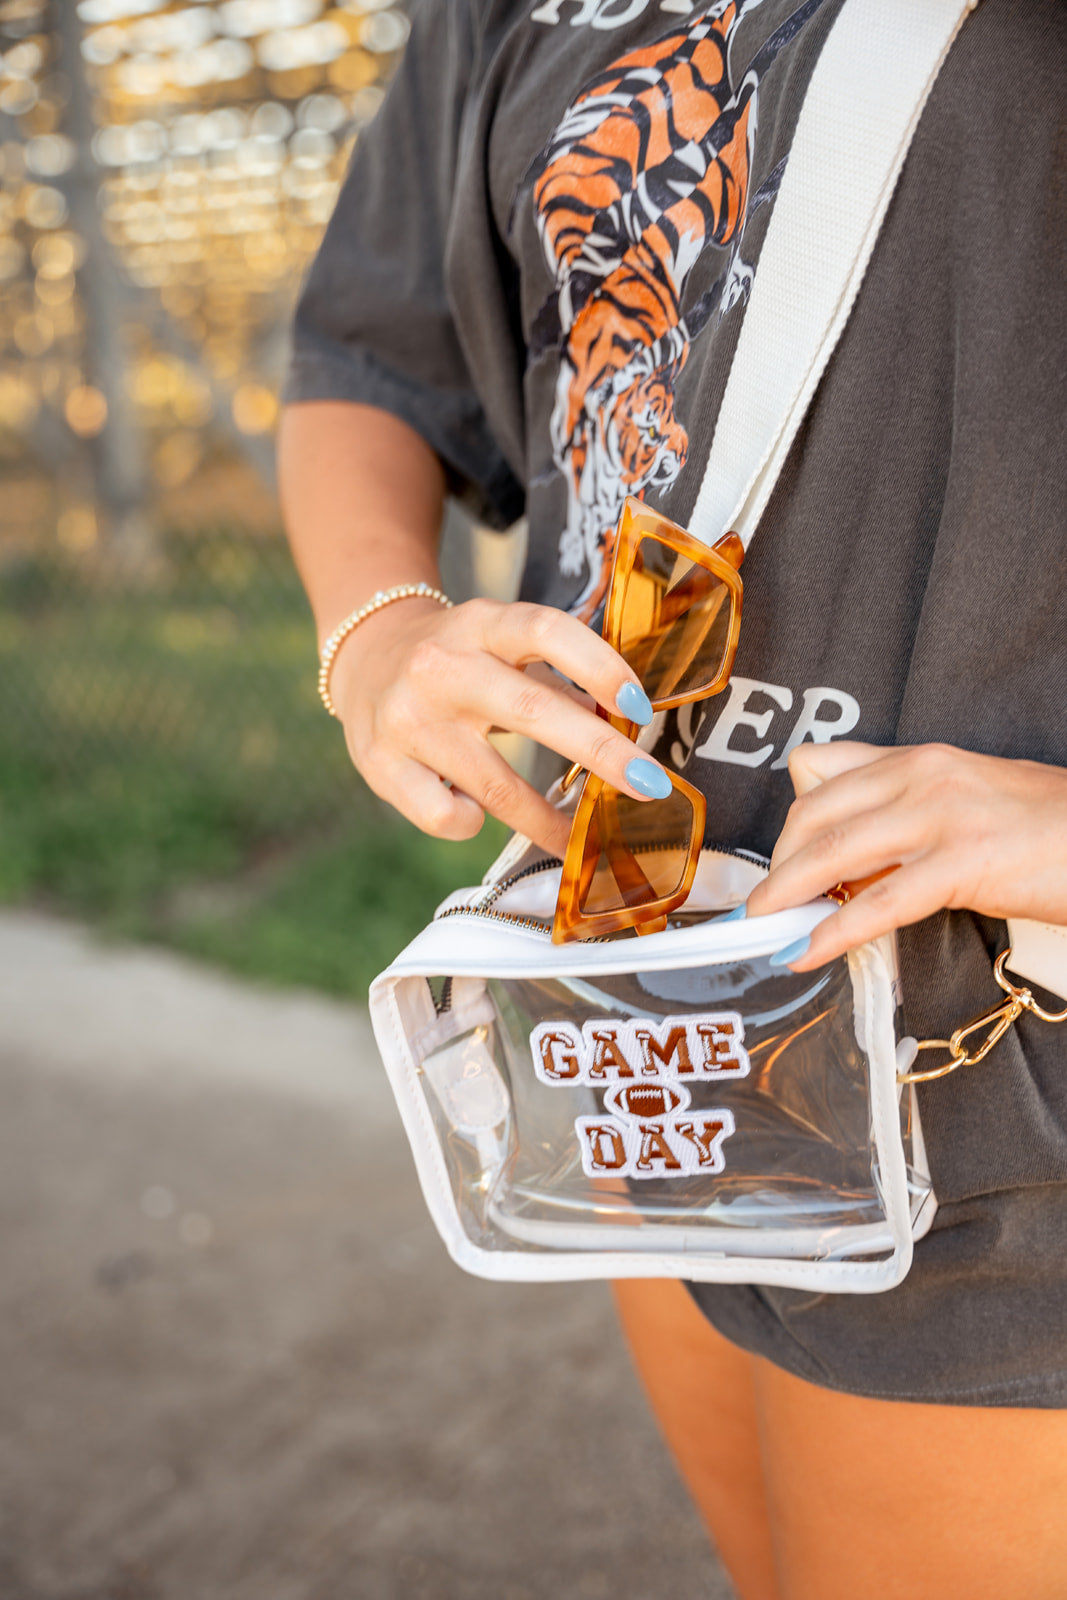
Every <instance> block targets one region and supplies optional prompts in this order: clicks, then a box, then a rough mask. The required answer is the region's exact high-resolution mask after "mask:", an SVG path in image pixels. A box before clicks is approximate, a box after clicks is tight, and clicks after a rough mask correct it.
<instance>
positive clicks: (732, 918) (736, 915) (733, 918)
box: [711, 900, 748, 922]
mask: <svg viewBox="0 0 1067 1600" xmlns="http://www.w3.org/2000/svg"><path fill="white" fill-rule="evenodd" d="M747 915H748V907H747V906H746V905H745V902H744V901H743V900H742V902H741V904H740V905H739V906H734V909H733V910H732V911H724V912H723V914H722V916H721V917H712V919H711V920H712V922H743V921H744V919H745V918H746V917H747Z"/></svg>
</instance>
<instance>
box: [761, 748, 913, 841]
mask: <svg viewBox="0 0 1067 1600" xmlns="http://www.w3.org/2000/svg"><path fill="white" fill-rule="evenodd" d="M907 786H908V773H907V769H906V767H905V766H904V764H903V763H901V762H889V761H878V762H874V763H871V764H870V765H868V766H863V767H855V768H852V769H851V770H849V771H845V772H842V773H840V774H839V775H838V776H837V777H835V778H829V779H827V781H826V782H825V783H820V784H819V785H818V786H817V787H816V788H813V789H809V790H808V792H807V793H806V794H803V795H798V797H797V799H796V800H795V801H794V802H793V804H792V805H791V806H790V808H789V811H788V814H787V815H786V819H785V822H784V824H783V826H782V831H781V833H780V834H779V835H778V838H777V840H776V842H775V846H774V850H773V852H772V855H771V865H772V867H777V866H780V865H781V864H782V863H783V862H785V861H787V860H788V859H789V857H790V856H792V855H795V854H796V853H797V851H798V850H801V849H803V847H804V846H805V845H806V844H808V843H810V842H811V841H812V840H813V839H815V838H816V837H817V836H818V835H819V834H820V833H825V832H827V831H829V830H830V829H832V828H839V827H841V826H842V825H843V824H845V823H847V822H848V821H849V819H850V818H851V817H853V816H857V815H859V814H860V813H861V812H864V811H876V810H878V809H879V808H881V807H885V806H890V805H892V804H893V803H894V801H897V800H899V799H900V797H901V796H902V795H903V794H904V792H905V790H906V789H907Z"/></svg>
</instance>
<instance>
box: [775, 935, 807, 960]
mask: <svg viewBox="0 0 1067 1600" xmlns="http://www.w3.org/2000/svg"><path fill="white" fill-rule="evenodd" d="M810 944H811V939H810V938H809V937H808V936H807V935H805V936H804V938H803V939H795V940H794V941H793V943H792V944H787V945H786V947H785V949H784V950H776V951H775V952H774V954H773V956H771V959H770V960H769V961H768V963H767V965H768V966H769V967H787V966H788V965H789V963H790V962H791V961H799V960H800V958H801V956H803V955H807V953H808V947H809V945H810Z"/></svg>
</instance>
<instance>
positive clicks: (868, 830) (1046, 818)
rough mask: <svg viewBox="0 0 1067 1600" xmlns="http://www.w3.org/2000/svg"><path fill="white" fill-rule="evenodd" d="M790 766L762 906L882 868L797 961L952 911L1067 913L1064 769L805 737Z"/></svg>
mask: <svg viewBox="0 0 1067 1600" xmlns="http://www.w3.org/2000/svg"><path fill="white" fill-rule="evenodd" d="M789 771H790V775H791V777H792V779H793V787H794V788H795V790H796V792H797V799H796V800H795V801H794V802H793V805H792V806H791V807H790V810H789V815H788V817H787V818H786V823H785V827H784V828H783V829H782V833H781V837H780V838H779V840H778V843H777V845H776V846H775V851H774V855H773V857H772V860H771V871H770V874H769V876H768V877H767V878H766V880H765V881H764V882H763V883H762V884H760V885H759V887H758V888H757V889H755V890H754V891H753V893H752V895H751V896H750V898H749V901H748V914H749V916H766V915H767V914H768V913H770V912H772V911H782V910H784V909H785V908H786V907H788V906H796V905H801V904H803V903H804V901H806V900H813V899H814V898H815V897H816V896H817V895H820V894H824V893H825V892H826V890H827V889H831V888H833V887H834V886H835V885H836V884H838V883H842V882H855V881H856V880H863V879H870V878H872V877H874V878H875V881H874V882H870V883H867V884H866V885H865V886H864V887H862V888H861V889H860V890H859V892H858V893H856V894H855V895H854V897H853V899H851V900H850V901H849V902H848V903H847V904H846V905H844V906H842V907H841V909H840V911H838V912H836V913H835V915H834V916H832V917H828V918H827V919H826V921H825V922H822V923H820V925H819V926H818V927H817V928H816V929H815V931H814V933H813V934H812V936H811V943H810V945H809V947H808V949H807V950H805V951H804V953H803V955H800V956H798V957H797V958H796V959H795V960H791V961H790V962H789V966H790V967H791V968H792V969H793V970H794V971H797V972H810V971H811V970H812V969H813V968H815V967H819V966H822V965H823V963H824V962H827V961H830V960H832V959H833V958H834V957H835V956H838V955H841V954H842V953H843V952H844V951H845V950H850V949H852V948H853V947H854V946H855V945H858V944H862V943H863V942H864V941H865V940H867V939H873V938H876V937H877V936H878V935H879V934H882V933H887V932H889V931H890V929H893V928H900V927H904V926H905V925H906V924H908V923H910V922H917V921H918V920H919V919H920V918H921V917H928V916H931V915H932V914H933V913H934V912H936V911H940V910H942V909H943V908H946V907H947V908H948V909H950V910H962V909H968V910H971V911H978V912H981V913H983V914H984V915H986V916H992V917H1008V916H1019V917H1034V918H1037V919H1038V920H1040V921H1043V922H1056V923H1067V771H1064V770H1063V769H1062V768H1060V767H1048V766H1042V765H1039V764H1038V763H1037V762H1035V761H1009V760H1005V759H1003V758H1001V757H996V756H979V755H973V754H971V753H970V752H969V751H966V750H956V749H953V748H951V747H949V746H946V745H934V744H929V745H911V746H904V747H901V748H898V749H883V748H881V747H879V746H877V745H869V744H857V743H853V742H851V741H846V740H841V741H840V742H837V743H830V744H822V745H815V744H804V745H799V746H798V747H797V748H796V749H795V750H794V751H793V753H792V755H791V756H790V758H789ZM894 869H895V870H894ZM876 874H883V876H875V875H876Z"/></svg>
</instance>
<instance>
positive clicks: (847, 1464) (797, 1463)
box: [617, 1283, 1067, 1600]
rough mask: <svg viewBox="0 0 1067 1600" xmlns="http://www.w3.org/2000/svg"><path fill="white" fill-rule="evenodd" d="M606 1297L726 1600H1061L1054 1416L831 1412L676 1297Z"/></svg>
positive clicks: (846, 1402)
mask: <svg viewBox="0 0 1067 1600" xmlns="http://www.w3.org/2000/svg"><path fill="white" fill-rule="evenodd" d="M617 1288H618V1293H619V1304H620V1310H621V1312H622V1317H623V1324H624V1327H625V1328H626V1331H627V1334H628V1336H629V1337H630V1339H631V1345H632V1348H633V1350H634V1356H635V1360H636V1362H637V1365H638V1368H639V1370H640V1371H641V1373H642V1377H644V1379H645V1382H646V1385H647V1386H648V1388H649V1392H650V1395H651V1398H652V1403H653V1407H654V1409H655V1411H656V1413H657V1416H658V1417H659V1420H660V1424H661V1426H662V1427H663V1429H664V1432H665V1434H666V1436H667V1440H668V1443H669V1444H670V1445H671V1448H672V1450H673V1451H674V1453H675V1456H676V1458H677V1460H678V1463H679V1466H680V1468H681V1470H682V1473H683V1476H684V1477H685V1479H686V1482H687V1483H688V1485H689V1488H690V1491H691V1493H692V1494H693V1496H694V1499H695V1500H696V1502H697V1504H698V1506H699V1507H700V1510H701V1511H702V1513H703V1515H704V1518H705V1520H706V1522H707V1523H708V1526H709V1527H710V1529H711V1531H712V1536H713V1537H714V1539H715V1542H716V1545H717V1547H718V1549H719V1551H720V1554H721V1555H722V1558H723V1561H724V1563H725V1565H726V1566H727V1568H728V1570H729V1571H730V1573H731V1576H732V1577H733V1579H734V1582H735V1583H736V1584H737V1587H738V1592H739V1594H740V1595H741V1596H742V1600H866V1597H867V1596H877V1597H878V1600H994V1597H995V1600H1065V1597H1067V1516H1065V1514H1064V1506H1065V1504H1067V1411H1035V1410H1013V1409H1004V1408H999V1407H997V1408H988V1409H986V1408H975V1407H968V1406H932V1405H916V1404H911V1403H899V1402H892V1401H883V1400H863V1399H858V1398H856V1397H855V1396H852V1395H841V1394H836V1393H834V1392H833V1391H832V1390H828V1389H820V1388H817V1387H815V1386H814V1385H812V1384H808V1383H804V1382H802V1381H801V1380H800V1379H799V1378H794V1377H792V1376H790V1375H789V1374H788V1373H785V1372H782V1371H780V1370H779V1369H778V1368H776V1367H773V1366H771V1364H770V1363H769V1362H766V1361H763V1360H761V1359H760V1358H759V1357H755V1356H749V1355H747V1354H746V1353H745V1352H743V1351H740V1350H736V1349H734V1347H733V1346H731V1345H730V1344H728V1342H727V1341H726V1340H724V1339H722V1338H721V1337H720V1336H719V1335H718V1334H716V1333H715V1331H714V1329H712V1328H711V1327H710V1325H709V1324H708V1323H707V1322H706V1320H705V1319H704V1318H703V1317H702V1316H701V1314H700V1312H699V1311H698V1310H697V1309H696V1307H695V1306H694V1305H693V1302H692V1301H691V1300H690V1298H689V1296H688V1295H687V1294H686V1292H685V1290H684V1289H682V1288H681V1286H680V1285H679V1284H671V1283H626V1284H620V1285H618V1286H617ZM657 1350H658V1359H655V1357H656V1353H657ZM666 1352H670V1353H671V1359H670V1360H669V1361H668V1360H664V1359H663V1357H664V1354H665V1353H666ZM687 1394H688V1395H691V1396H693V1397H694V1399H693V1403H692V1404H691V1405H688V1404H687V1403H686V1400H685V1396H686V1395H687Z"/></svg>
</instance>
